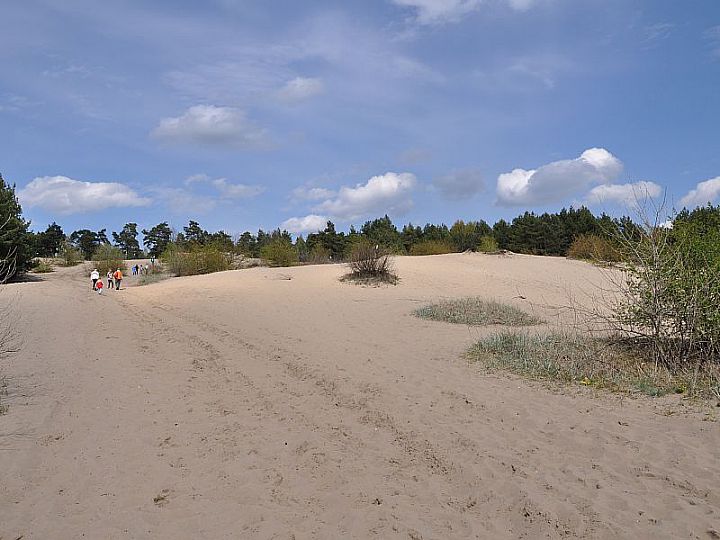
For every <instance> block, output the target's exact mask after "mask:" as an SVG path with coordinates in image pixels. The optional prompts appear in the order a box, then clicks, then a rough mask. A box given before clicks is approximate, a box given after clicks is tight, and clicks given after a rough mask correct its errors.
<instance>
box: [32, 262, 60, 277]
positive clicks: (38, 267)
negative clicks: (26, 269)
mask: <svg viewBox="0 0 720 540" xmlns="http://www.w3.org/2000/svg"><path fill="white" fill-rule="evenodd" d="M32 271H33V272H34V273H36V274H49V273H50V272H54V271H55V269H54V268H53V267H52V265H51V264H50V263H48V262H47V261H43V260H42V259H38V260H36V261H33V268H32Z"/></svg>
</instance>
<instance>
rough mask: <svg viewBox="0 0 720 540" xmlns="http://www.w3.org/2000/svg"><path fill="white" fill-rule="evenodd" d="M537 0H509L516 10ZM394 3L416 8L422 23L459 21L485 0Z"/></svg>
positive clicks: (411, 0) (417, 0)
mask: <svg viewBox="0 0 720 540" xmlns="http://www.w3.org/2000/svg"><path fill="white" fill-rule="evenodd" d="M536 1H537V0H507V3H508V5H509V6H510V7H511V8H512V9H514V10H515V11H525V10H527V9H529V8H530V7H531V6H532V5H533V4H535V3H536ZM392 2H393V3H394V4H397V5H399V6H405V7H410V8H414V9H415V10H416V11H417V21H418V22H419V23H421V24H435V23H443V22H457V21H459V20H460V19H462V18H463V16H465V15H467V14H468V13H472V12H473V11H476V10H477V9H478V8H479V7H480V5H481V4H482V3H483V0H392Z"/></svg>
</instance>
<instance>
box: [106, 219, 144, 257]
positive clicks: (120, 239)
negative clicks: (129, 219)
mask: <svg viewBox="0 0 720 540" xmlns="http://www.w3.org/2000/svg"><path fill="white" fill-rule="evenodd" d="M112 235H113V240H114V241H115V245H116V246H117V247H119V248H120V251H122V252H123V254H124V255H125V258H126V259H137V258H138V257H139V256H140V243H139V242H138V240H137V235H138V232H137V223H126V224H125V226H124V227H123V228H122V231H120V232H119V233H116V232H113V233H112Z"/></svg>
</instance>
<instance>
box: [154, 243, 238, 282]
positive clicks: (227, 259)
mask: <svg viewBox="0 0 720 540" xmlns="http://www.w3.org/2000/svg"><path fill="white" fill-rule="evenodd" d="M160 258H161V260H162V262H163V265H164V266H165V268H166V269H167V271H168V272H170V273H171V274H172V275H174V276H194V275H198V274H210V273H213V272H223V271H225V270H230V269H231V268H232V256H231V255H230V254H228V253H225V252H222V251H220V250H218V249H217V248H216V247H213V246H200V245H193V246H190V247H188V248H187V249H180V248H179V247H178V246H177V244H169V245H168V247H167V249H166V250H165V251H164V252H163V254H162V256H161V257H160Z"/></svg>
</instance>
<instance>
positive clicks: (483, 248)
mask: <svg viewBox="0 0 720 540" xmlns="http://www.w3.org/2000/svg"><path fill="white" fill-rule="evenodd" d="M477 251H479V252H481V253H495V252H496V251H498V243H497V241H496V240H495V238H493V237H492V236H490V235H485V236H483V237H482V238H480V242H479V243H478V245H477Z"/></svg>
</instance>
